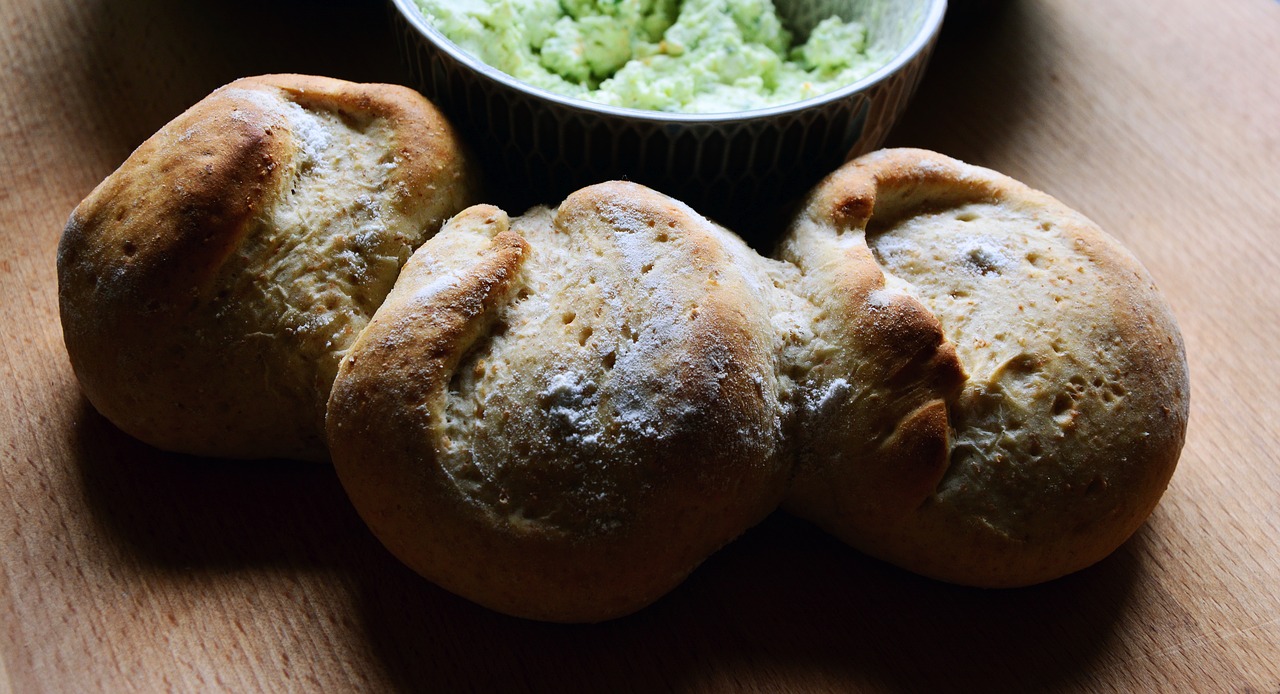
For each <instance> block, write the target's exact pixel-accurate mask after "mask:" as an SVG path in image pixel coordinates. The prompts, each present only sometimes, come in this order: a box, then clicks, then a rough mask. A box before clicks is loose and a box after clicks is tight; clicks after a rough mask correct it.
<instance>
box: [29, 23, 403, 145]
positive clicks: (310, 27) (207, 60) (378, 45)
mask: <svg viewBox="0 0 1280 694" xmlns="http://www.w3.org/2000/svg"><path fill="white" fill-rule="evenodd" d="M86 4H87V5H89V7H88V8H87V9H85V10H82V12H83V13H84V14H85V15H86V16H87V17H88V19H87V20H86V22H85V26H84V30H83V31H82V32H81V31H78V33H82V35H83V36H84V38H85V41H84V42H83V43H82V44H80V46H81V47H80V50H81V51H82V55H77V56H72V57H70V59H69V60H67V61H66V64H65V65H61V64H60V63H50V64H49V65H47V66H46V69H50V70H58V69H68V70H90V71H94V72H95V73H98V74H89V75H77V76H72V77H71V78H69V79H66V80H64V81H65V82H66V83H67V84H75V85H84V86H87V87H88V88H89V89H92V90H96V91H97V92H98V94H96V95H95V98H94V101H95V102H96V103H102V104H108V105H110V109H109V110H106V111H104V112H102V113H99V114H94V116H93V117H94V118H96V119H98V120H99V121H101V123H99V124H98V127H97V128H96V130H97V132H95V137H100V138H109V139H110V142H109V143H108V144H110V146H111V147H112V152H113V153H114V156H115V161H123V160H124V158H125V157H126V156H128V154H129V152H131V151H132V150H133V148H134V147H136V146H137V145H138V144H139V143H141V142H142V141H143V140H145V139H146V138H147V137H150V136H151V134H152V133H154V132H155V131H156V130H158V129H159V128H160V127H161V126H162V125H164V124H165V123H167V122H168V121H169V120H171V119H172V118H174V117H175V116H177V115H178V114H179V113H181V112H183V111H184V110H186V109H187V108H188V107H190V106H191V105H192V104H194V103H196V102H197V101H199V100H200V99H202V98H204V97H205V96H206V95H208V94H209V93H210V92H212V91H213V90H214V89H216V88H218V87H220V86H222V85H224V84H226V83H228V82H231V81H233V80H235V79H238V78H240V77H246V76H250V75H259V74H267V73H279V72H303V73H308V74H320V75H327V76H330V77H338V78H342V79H349V80H354V81H364V82H369V81H378V82H398V83H407V80H408V71H407V70H406V69H405V68H404V67H403V65H402V64H401V61H400V59H399V57H398V55H397V53H396V49H395V43H394V41H393V40H392V36H393V35H392V33H391V25H390V20H389V15H388V14H387V8H386V3H385V2H381V1H369V0H366V1H362V2H323V1H322V2H315V1H314V0H310V1H308V0H216V1H214V0H197V1H188V2H173V1H172V0H87V2H86ZM85 56H87V59H86V57H85ZM104 65H109V66H111V69H110V71H105V70H101V68H100V67H99V66H104Z"/></svg>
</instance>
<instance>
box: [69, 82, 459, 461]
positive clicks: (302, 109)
mask: <svg viewBox="0 0 1280 694" xmlns="http://www.w3.org/2000/svg"><path fill="white" fill-rule="evenodd" d="M336 150H345V151H346V152H349V153H352V156H345V155H344V157H342V158H339V157H336V156H333V155H332V154H331V153H332V152H334V151H336ZM342 167H357V168H351V169H349V170H346V171H344V170H341V169H342ZM473 177H474V175H473V173H472V169H471V166H470V165H469V164H468V163H467V162H466V158H465V156H464V153H463V152H462V151H461V148H460V146H459V144H458V142H457V139H456V137H454V135H453V133H452V132H451V131H450V130H449V126H448V124H447V123H446V122H445V121H444V120H443V118H442V117H441V116H440V115H439V114H438V113H437V112H436V111H435V109H434V108H433V107H432V106H431V105H430V104H428V103H427V102H426V101H425V99H423V98H422V97H421V96H419V95H417V94H416V93H414V92H412V91H411V90H408V89H406V88H403V87H396V86H391V85H357V84H352V83H347V82H342V81H339V80H331V79H328V78H319V77H307V76H300V75H268V76H263V77H252V78H246V79H242V80H238V81H236V82H233V83H231V84H229V85H227V86H225V87H223V88H221V89H219V90H217V91H216V92H214V93H213V94H211V95H210V96H209V97H207V98H206V99H204V100H202V101H201V102H200V103H198V104H196V105H195V106H193V107H192V108H191V109H189V110H188V111H187V112H185V113H183V114H182V115H180V116H178V117H177V118H176V119H174V120H173V121H172V122H171V123H169V124H168V125H166V126H165V127H164V128H162V129H161V130H160V131H159V132H157V133H156V134H155V135H154V136H152V137H151V138H150V139H148V140H147V141H146V142H145V143H143V144H142V145H141V146H140V147H139V148H138V149H137V150H136V151H135V152H134V153H133V154H132V155H131V156H130V157H129V159H128V160H127V161H126V162H124V164H122V165H121V167H120V168H119V169H118V170H117V171H116V172H115V173H113V174H112V175H111V176H109V177H108V178H107V179H106V180H104V181H103V182H102V184H100V185H99V186H98V187H97V188H96V189H95V190H94V191H93V192H92V193H91V194H90V195H89V196H88V197H87V198H86V199H85V200H84V202H82V203H81V204H80V205H79V206H78V207H77V208H76V210H75V211H74V212H73V213H72V215H71V218H70V220H69V221H68V223H67V227H66V230H65V232H64V234H63V238H62V241H61V244H60V246H59V259H58V271H59V303H60V308H61V312H62V323H63V330H64V335H65V340H66V344H67V349H68V352H69V353H70V355H71V359H72V365H73V366H74V367H75V370H76V374H77V377H78V378H79V379H80V382H81V384H82V386H83V388H84V391H85V394H86V395H87V396H88V398H89V400H90V401H91V402H92V403H93V404H94V406H95V407H96V408H97V409H98V410H99V411H100V412H102V413H103V414H104V415H105V416H107V417H108V418H109V419H111V420H112V421H113V422H115V423H116V424H117V425H118V426H120V427H121V428H122V429H124V430H125V431H127V432H129V433H131V434H133V435H134V436H136V437H138V438H140V439H142V440H144V441H147V442H149V443H151V444H153V445H156V446H159V447H161V448H165V449H169V450H175V451H181V452H188V453H196V454H203V455H218V456H228V457H250V458H252V457H271V456H283V457H297V458H309V459H323V458H325V455H326V454H325V445H324V438H323V414H324V403H325V400H326V399H327V395H328V386H329V383H330V382H331V380H332V377H333V370H336V363H337V359H338V358H339V357H340V351H341V350H342V349H344V348H345V344H349V343H350V341H351V340H353V339H354V337H355V333H356V332H357V331H358V329H359V328H360V327H362V326H363V322H364V321H365V320H367V318H368V316H369V315H371V314H372V312H373V310H374V309H376V307H377V305H378V303H380V301H381V297H382V296H383V295H385V293H386V291H388V290H389V289H390V286H391V283H392V281H394V276H395V275H394V271H395V269H397V267H398V262H396V261H395V258H396V257H397V256H400V258H399V262H403V260H404V259H405V258H407V256H408V253H409V252H410V251H411V250H412V248H413V247H415V246H416V245H417V243H419V242H420V241H421V240H422V238H423V237H424V236H425V235H429V234H430V233H433V232H434V230H435V229H436V228H437V227H438V225H439V224H440V223H441V222H442V221H443V219H444V218H445V217H446V216H447V215H448V214H451V213H452V212H454V211H456V210H457V209H460V208H461V207H462V206H463V205H464V204H466V203H468V202H470V198H471V195H473V189H474V182H473V180H472V179H473ZM355 186H365V187H364V188H361V189H359V190H355V189H354V188H353V187H355ZM359 194H363V195H364V197H363V198H360V197H359ZM308 209H310V210H313V211H312V212H310V213H308ZM348 220H352V221H348ZM353 227H354V229H353ZM348 230H351V231H348ZM352 232H354V233H352ZM335 255H336V256H339V257H336V258H335V257H332V256H335ZM348 263H349V264H348ZM321 324H324V325H321ZM316 326H319V327H318V328H317V327H316ZM326 326H327V327H326ZM344 343H345V344H344ZM330 363H331V364H332V366H329V364H330Z"/></svg>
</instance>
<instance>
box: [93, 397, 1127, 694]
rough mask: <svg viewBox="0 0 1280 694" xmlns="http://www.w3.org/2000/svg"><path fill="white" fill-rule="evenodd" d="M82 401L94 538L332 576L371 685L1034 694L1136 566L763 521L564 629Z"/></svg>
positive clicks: (313, 504) (1111, 608)
mask: <svg viewBox="0 0 1280 694" xmlns="http://www.w3.org/2000/svg"><path fill="white" fill-rule="evenodd" d="M81 402H82V409H83V412H82V413H81V416H79V417H77V421H78V422H79V425H78V427H77V430H76V437H77V438H76V451H75V453H76V458H77V460H78V461H79V467H80V473H81V478H82V482H83V484H82V489H83V493H84V495H85V498H86V501H87V505H88V507H89V509H90V511H91V513H92V514H93V516H94V517H95V519H96V520H97V521H98V526H99V527H100V528H101V532H103V533H104V534H108V535H111V536H113V538H114V539H116V540H120V542H111V543H108V544H111V545H115V546H119V547H123V548H124V551H126V552H128V551H132V552H133V553H134V555H135V557H134V558H135V559H136V560H140V561H142V562H144V563H147V564H150V565H152V566H154V567H158V568H160V569H161V570H164V569H171V570H182V571H185V572H191V571H196V572H199V571H202V570H207V571H220V570H227V569H235V568H246V569H249V568H255V567H261V566H296V567H300V568H301V567H307V566H325V567H335V568H338V569H339V570H340V571H341V572H343V573H345V574H346V575H347V576H348V580H345V581H342V583H343V584H344V585H349V586H355V590H356V592H357V595H355V596H354V597H355V598H356V600H355V601H354V603H353V604H355V605H356V606H357V607H356V609H357V610H358V613H357V614H355V615H352V616H353V618H355V619H356V621H357V622H359V623H361V625H362V626H361V627H358V628H357V629H356V630H355V633H357V634H360V636H359V637H360V638H364V639H367V643H366V644H361V645H360V647H359V648H358V649H357V650H360V651H366V652H372V653H373V654H374V656H376V659H377V661H379V662H380V663H381V665H382V667H383V668H384V670H385V675H386V677H388V678H389V679H390V680H391V681H392V682H394V683H396V684H397V685H398V687H400V688H403V689H405V690H413V691H459V690H475V691H490V690H492V691H510V690H512V689H519V690H532V691H611V692H613V691H665V690H673V689H677V688H692V689H712V690H719V689H726V688H728V689H732V688H734V687H735V686H738V687H741V686H745V685H746V683H751V682H756V683H769V682H774V683H784V682H785V683H787V684H788V685H789V686H795V687H798V688H801V689H805V688H827V689H833V690H837V691H839V690H850V689H854V688H859V687H871V688H882V689H883V688H889V689H893V690H897V691H954V690H955V688H956V687H957V686H969V685H979V684H980V685H981V686H982V688H983V689H986V690H990V691H998V690H1017V691H1030V690H1035V689H1039V688H1049V687H1052V686H1053V685H1055V684H1062V683H1064V682H1065V681H1068V680H1071V678H1073V677H1074V678H1078V677H1080V676H1081V675H1082V673H1087V672H1088V671H1089V668H1090V663H1091V662H1092V661H1093V660H1094V659H1095V658H1096V657H1097V656H1098V655H1099V654H1100V653H1102V652H1105V650H1106V648H1107V644H1108V636H1109V634H1110V633H1111V632H1112V630H1113V627H1114V622H1115V620H1116V619H1118V618H1119V617H1120V616H1121V615H1123V614H1124V613H1125V609H1124V607H1125V603H1126V601H1127V598H1128V596H1129V594H1130V592H1131V587H1132V584H1133V582H1134V580H1135V578H1137V577H1138V576H1139V575H1140V574H1141V573H1142V566H1141V563H1140V559H1139V557H1140V556H1141V554H1140V552H1136V551H1134V549H1133V548H1134V545H1135V543H1140V542H1141V541H1142V531H1140V533H1139V536H1138V537H1137V538H1135V539H1134V540H1133V541H1131V543H1130V544H1129V545H1128V546H1126V547H1125V548H1122V549H1121V551H1119V552H1117V553H1116V554H1115V555H1113V556H1112V557H1110V558H1109V559H1107V560H1105V561H1103V562H1102V563H1100V564H1099V565H1097V566H1095V567H1092V568H1090V569H1088V570H1085V571H1082V572H1080V573H1077V574H1075V575H1072V576H1068V577H1066V578H1064V579H1061V580H1058V581H1054V582H1051V583H1049V584H1046V585H1041V586H1035V587H1031V588H1024V589H1017V590H977V589H968V588H961V587H956V586H950V585H947V584H943V583H938V582H936V581H931V580H928V579H924V578H920V577H917V576H914V575H912V574H909V573H906V572H903V571H900V570H898V569H895V568H893V567H891V566H888V565H886V564H883V563H881V562H879V561H876V560H873V559H870V558H868V557H865V556H863V555H860V554H859V553H857V552H855V551H853V550H851V549H849V548H848V547H846V546H844V545H842V544H841V543H840V542H838V541H837V540H835V539H833V538H831V537H829V536H827V535H825V534H823V533H821V532H819V531H817V530H816V529H814V528H812V527H811V526H809V525H808V524H806V523H804V522H802V521H799V520H796V519H794V518H792V517H790V516H787V515H785V514H781V513H779V514H775V515H774V516H773V517H771V518H770V519H768V520H767V521H765V523H763V524H762V525H760V526H759V527H757V528H755V529H753V530H751V531H750V532H748V533H747V534H746V535H745V536H744V537H742V538H740V539H739V540H738V541H736V542H734V543H732V544H731V545H729V546H728V547H726V548H725V549H724V550H722V551H721V552H719V553H717V554H716V555H715V556H713V557H712V558H711V559H710V560H709V561H708V562H707V563H706V564H704V565H703V566H702V567H701V568H699V569H698V570H697V571H696V572H695V573H694V574H693V576H691V577H690V578H689V579H688V580H687V581H686V582H685V583H684V584H683V585H681V586H680V587H678V588H677V589H676V590H675V591H674V592H672V593H671V594H670V595H668V596H667V597H665V598H663V599H662V600H660V601H658V603H656V604H655V605H653V606H651V607H649V608H647V609H645V610H642V611H641V612H639V613H638V614H635V615H632V616H630V617H626V618H623V619H619V620H615V621H612V622H607V623H605V624H600V625H586V626H571V625H555V624H543V623H538V622H531V621H527V620H521V619H515V618H511V617H506V616H503V615H500V614H497V613H494V612H491V611H489V610H486V609H484V608H482V607H479V606H477V605H474V604H472V603H470V602H468V601H466V600H463V599H462V598H459V597H456V596H454V595H451V594H450V593H448V592H446V591H444V590H442V589H440V588H437V587H436V586H434V585H432V584H430V583H428V582H427V581H425V580H423V579H422V578H420V577H419V576H417V575H416V574H414V573H413V572H411V571H410V570H409V569H407V568H406V567H404V566H403V565H401V564H400V563H399V562H397V561H396V560H395V559H394V558H393V557H392V556H391V555H390V554H389V553H387V552H386V551H385V550H383V549H382V547H381V546H380V545H379V544H378V543H377V541H376V540H375V539H374V538H373V537H372V535H371V534H370V533H369V532H368V530H367V529H365V527H364V526H363V524H362V523H361V522H360V519H359V517H358V516H357V515H356V514H355V512H354V510H353V509H352V508H351V506H350V504H349V502H348V501H347V499H346V497H345V495H344V494H343V491H342V489H341V486H340V485H339V483H338V481H337V478H336V476H335V475H334V473H333V471H332V470H331V469H330V468H329V467H327V466H324V465H317V464H313V463H294V462H287V461H249V462H241V461H229V460H213V459H203V458H196V457H191V456H181V455H175V454H169V453H164V452H161V451H158V450H156V449H154V448H151V447H149V446H147V445H145V444H142V443H139V442H137V441H135V440H133V439H132V438H130V437H129V436H127V435H126V434H124V433H122V432H120V431H119V430H117V429H116V428H115V427H114V426H112V425H111V424H110V423H109V422H107V421H106V420H105V419H103V418H102V417H101V416H100V415H98V414H97V413H96V412H94V411H93V409H92V407H90V406H89V405H88V403H87V402H84V401H83V400H82V401H81Z"/></svg>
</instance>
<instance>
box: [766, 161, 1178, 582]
mask: <svg viewBox="0 0 1280 694" xmlns="http://www.w3.org/2000/svg"><path fill="white" fill-rule="evenodd" d="M781 256H782V257H783V258H784V259H786V260H788V261H791V262H794V263H796V264H797V265H799V266H800V267H801V268H802V269H803V270H804V277H805V283H804V284H803V285H802V288H803V291H804V292H805V293H806V295H808V296H810V297H811V298H812V299H813V300H814V301H815V302H817V303H819V304H820V305H822V306H824V307H826V308H828V310H829V311H830V313H829V314H828V315H831V316H839V321H838V324H837V325H834V326H833V327H832V328H831V329H829V330H825V331H824V330H822V329H820V330H819V331H820V332H826V333H827V334H829V335H838V334H841V333H843V335H842V336H841V337H840V338H837V339H833V340H832V341H833V343H834V345H835V346H834V351H833V353H832V354H831V356H830V357H829V358H828V359H827V360H826V361H825V363H821V364H815V365H814V367H813V368H812V369H811V370H809V372H808V373H809V376H808V378H807V379H806V382H807V384H808V386H809V387H810V388H812V389H814V390H815V391H816V392H823V393H827V392H830V393H832V394H833V397H831V398H826V399H827V400H829V405H828V406H827V407H825V408H823V410H822V411H821V412H820V413H817V414H816V415H815V416H812V417H809V418H808V419H807V420H806V421H802V422H800V423H798V425H797V426H796V432H797V435H796V437H795V440H794V442H793V443H794V444H795V453H796V475H795V479H794V482H793V485H792V487H791V489H790V491H789V492H788V497H787V501H786V507H787V508H789V509H790V510H792V511H794V512H795V513H797V514H799V515H801V516H804V517H807V518H810V519H812V520H814V521H815V522H816V523H818V524H819V525H821V526H822V527H824V528H826V529H827V530H829V531H831V532H832V533H833V534H835V535H837V536H839V537H841V538H842V539H844V540H845V541H847V542H849V543H850V544H852V545H853V546H855V547H858V548H860V549H863V550H864V551H867V552H869V553H871V554H873V555H876V556H879V557H882V558H884V559H887V560H888V561H890V562H892V563H895V564H897V565H899V566H902V567H904V568H907V569H910V570H912V571H916V572H919V573H923V574H926V575H929V576H933V577H936V578H940V579H943V580H947V581H952V582H956V583H963V584H969V585H976V586H988V587H998V586H1019V585H1027V584H1032V583H1037V582H1041V581H1045V580H1049V579H1052V578H1056V577H1058V576H1062V575H1064V574H1066V573H1070V572H1072V571H1075V570H1078V569H1081V568H1084V567H1086V566H1089V565H1090V564H1093V563H1095V562H1097V561H1098V560H1100V559H1102V558H1103V557H1105V556H1107V555H1108V554H1110V553H1111V552H1112V551H1113V550H1115V549H1116V548H1117V547H1119V546H1120V544H1121V543H1123V542H1124V541H1125V540H1126V539H1127V538H1128V537H1129V536H1130V535H1131V534H1132V533H1133V532H1134V531H1135V530H1136V529H1137V528H1138V526H1139V525H1140V524H1141V523H1142V522H1143V521H1144V520H1145V519H1146V518H1147V516H1148V515H1149V514H1150V513H1151V511H1152V509H1153V508H1154V507H1155V504H1156V502H1157V501H1158V500H1159V498H1160V496H1161V495H1162V494H1163V492H1164V489H1165V487H1166V485H1167V484H1168V482H1169V479H1170V477H1171V475H1172V474H1173V470H1174V466H1175V465H1176V463H1177V460H1178V455H1179V453H1180V451H1181V448H1182V443H1183V437H1184V434H1185V430H1186V424H1187V414H1188V404H1189V381H1188V374H1187V366H1186V357H1185V354H1184V350H1183V345H1182V339H1181V336H1180V334H1179V331H1178V328H1177V325H1176V323H1175V322H1174V319H1173V316H1172V314H1171V312H1170V310H1169V308H1168V306H1167V305H1166V304H1165V302H1164V300H1163V298H1162V297H1161V296H1160V294H1159V293H1158V291H1157V290H1156V288H1155V286H1154V284H1153V283H1152V280H1151V278H1150V276H1149V275H1148V274H1147V272H1146V271H1145V270H1144V269H1143V268H1142V266H1141V265H1140V264H1139V263H1138V261H1137V260H1136V259H1134V258H1133V256H1132V255H1130V254H1129V252H1128V251H1126V250H1125V249H1124V248H1123V247H1121V245H1120V244H1119V243H1118V242H1117V241H1115V240H1114V239H1113V238H1111V237H1110V236H1108V235H1106V234H1105V233H1103V232H1102V231H1101V230H1099V229H1098V228H1097V226H1096V225H1094V224H1093V223H1092V222H1090V221H1089V220H1087V219H1085V218H1084V217H1083V216H1081V215H1080V214H1078V213H1076V212H1074V211H1072V210H1070V209H1068V208H1067V207H1066V206H1065V205H1063V204H1062V203H1060V202H1058V201H1057V200H1055V199H1053V198H1051V197H1049V196H1048V195H1045V194H1043V193H1040V192H1038V191H1034V190H1032V189H1030V188H1028V187H1027V186H1025V185H1023V184H1021V183H1018V182H1017V181H1014V180H1013V179H1010V178H1008V177H1007V176H1003V175H1001V174H998V173H995V172H993V171H990V170H986V169H982V168H978V167H974V166H969V165H966V164H963V163H961V162H958V161H955V160H953V159H949V158H947V157H943V156H941V155H938V154H934V153H931V152H924V151H919V150H889V151H884V152H879V153H873V154H870V155H867V156H865V157H863V158H861V159H859V160H857V161H855V162H852V163H850V164H848V165H846V166H845V167H843V168H842V169H840V170H839V171H837V172H836V173H834V174H832V175H831V176H830V177H828V178H827V179H826V180H825V181H824V182H822V183H821V184H820V185H819V186H818V187H817V188H816V189H815V190H814V191H813V192H812V193H811V194H810V196H809V199H808V201H807V203H806V205H805V206H804V209H803V210H802V211H801V212H800V214H799V215H798V216H797V218H796V219H795V221H794V222H793V224H792V227H791V230H790V232H789V234H788V235H787V237H786V238H785V240H784V242H783V244H782V246H781ZM835 258H840V259H841V260H839V261H836V260H834V259H835ZM845 258H848V259H849V260H844V259H845ZM869 258H874V262H875V263H876V264H877V265H878V266H879V268H880V274H882V275H883V279H879V278H872V279H869V280H868V279H867V278H864V277H857V276H854V275H853V274H852V273H850V271H849V270H848V268H849V267H852V266H856V265H865V264H866V263H867V261H868V259H869ZM881 284H882V285H883V286H882V287H880V286H879V285H881ZM868 286H877V287H878V288H876V289H874V290H872V291H866V289H867V287H868ZM903 302H913V303H917V304H918V305H919V306H923V307H924V308H925V309H926V310H927V311H928V315H929V317H930V319H929V320H926V319H924V318H923V317H919V318H916V319H912V320H910V321H904V320H903V318H902V315H903V314H902V312H901V311H898V310H895V309H894V307H895V306H900V305H901V304H902V303H903ZM933 321H936V323H935V325H936V327H937V329H940V331H941V335H943V336H944V337H945V339H946V341H947V345H945V347H944V348H942V349H940V350H934V349H932V348H931V344H932V340H933V338H932V336H930V335H927V334H925V333H927V332H928V331H921V330H920V327H919V325H918V324H921V323H923V322H933ZM903 325H908V326H915V327H912V328H908V329H910V330H912V331H913V332H912V333H911V336H912V337H911V339H914V340H915V345H914V347H907V346H905V345H904V344H902V343H900V342H898V341H897V340H894V339H890V340H886V339H885V336H886V334H887V333H902V334H903V335H907V334H908V333H906V332H903V331H904V328H903V327H902V326H903ZM854 326H860V327H861V328H863V329H862V330H858V329H855V328H854ZM921 338H923V339H921ZM917 349H918V350H921V351H919V352H915V351H914V350H917ZM912 353H915V354H916V355H917V356H916V357H915V358H914V359H906V358H905V357H906V356H907V355H908V354H912ZM866 364H870V365H871V366H870V367H865V366H863V365H866ZM894 364H900V365H901V367H900V368H899V367H898V366H893V365H894ZM957 367H958V368H959V369H961V370H962V371H963V372H964V376H963V378H961V379H960V380H957V379H956V377H957V376H958V375H959V373H960V372H959V371H957ZM867 368H870V371H867V370H866V369H867ZM851 374H852V375H853V377H852V378H851V377H850V375H851ZM866 375H870V376H871V378H869V379H868V378H866ZM845 380H848V381H849V383H848V385H847V386H846V385H845V384H844V381H845ZM922 383H924V384H934V385H938V384H941V385H943V387H941V388H935V389H934V390H932V391H928V390H922V389H921V387H920V386H921V384H922ZM942 403H945V405H944V406H940V405H941V404H942ZM944 411H945V413H946V419H945V422H944V421H943V419H942V418H941V416H940V415H941V413H942V412H944ZM886 414H888V415H889V416H888V420H887V421H886V422H885V426H884V428H883V429H881V430H880V431H879V432H878V433H877V431H876V427H875V426H874V425H872V424H870V423H871V422H873V421H874V420H875V419H877V418H880V419H884V418H885V417H886ZM904 439H905V440H906V441H908V442H909V444H908V445H905V446H904V445H903V444H902V442H903V440H904Z"/></svg>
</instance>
